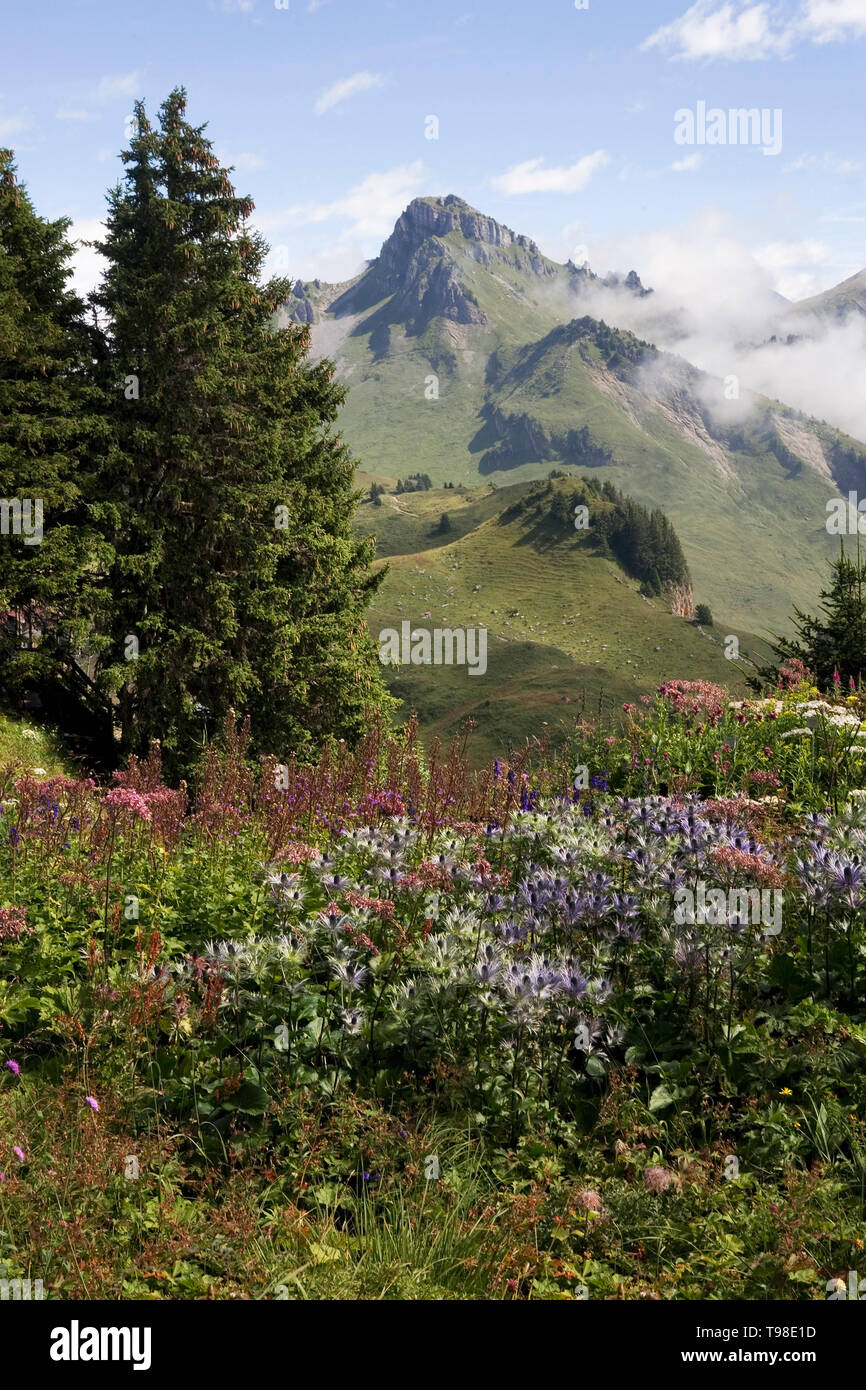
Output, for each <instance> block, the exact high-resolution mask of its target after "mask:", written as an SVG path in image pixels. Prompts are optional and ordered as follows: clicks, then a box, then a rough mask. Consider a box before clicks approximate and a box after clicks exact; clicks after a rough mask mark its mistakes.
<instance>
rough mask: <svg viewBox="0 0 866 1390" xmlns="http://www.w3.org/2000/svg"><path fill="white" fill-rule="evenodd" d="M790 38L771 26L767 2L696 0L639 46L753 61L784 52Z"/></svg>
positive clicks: (692, 55)
mask: <svg viewBox="0 0 866 1390" xmlns="http://www.w3.org/2000/svg"><path fill="white" fill-rule="evenodd" d="M789 41H790V40H789V37H788V35H787V33H786V32H785V31H784V30H782V31H779V30H774V29H773V27H772V24H771V21H770V6H769V5H767V4H763V3H761V4H754V3H750V2H749V0H725V3H724V4H722V5H719V4H717V0H697V3H696V4H694V5H692V7H691V9H689V10H687V11H686V13H685V14H683V15H680V17H679V19H675V20H674V21H673V23H671V24H665V25H663V26H662V28H660V29H656V31H655V33H653V34H650V36H649V38H647V39H644V41H643V43H642V44H641V48H643V49H651V48H657V49H659V50H660V51H661V52H663V53H667V54H668V56H669V57H671V58H674V59H691V60H695V59H713V58H727V59H730V60H735V59H739V60H750V61H755V60H757V59H760V58H771V57H774V56H776V55H777V54H779V53H783V52H784V51H785V50H786V48H787V47H788V44H789Z"/></svg>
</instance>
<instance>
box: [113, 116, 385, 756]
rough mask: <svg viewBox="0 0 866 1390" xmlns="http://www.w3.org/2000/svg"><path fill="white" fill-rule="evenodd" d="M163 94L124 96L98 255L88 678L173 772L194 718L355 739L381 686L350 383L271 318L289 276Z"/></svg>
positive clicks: (130, 734)
mask: <svg viewBox="0 0 866 1390" xmlns="http://www.w3.org/2000/svg"><path fill="white" fill-rule="evenodd" d="M185 108H186V96H185V92H184V91H183V89H178V90H175V91H174V92H172V93H171V95H170V96H169V97H168V99H167V100H166V101H165V103H164V104H163V106H162V107H161V109H160V112H159V118H158V123H157V124H156V126H151V124H150V122H149V121H148V119H147V115H146V112H145V109H144V106H143V105H142V104H141V103H139V104H137V106H136V108H135V130H134V133H133V136H132V139H131V142H130V147H129V149H128V150H126V151H125V152H124V154H123V156H122V158H123V160H124V164H125V166H126V169H125V177H124V179H123V181H122V183H121V184H120V185H119V186H118V187H117V188H115V189H114V190H113V191H112V192H111V194H110V197H109V211H108V217H107V234H106V237H105V240H104V241H103V242H102V243H100V246H99V249H100V250H101V251H102V253H103V255H104V256H105V257H106V260H107V262H108V269H107V272H106V275H105V279H104V282H103V285H102V287H101V289H100V291H99V293H98V294H97V295H96V296H95V301H94V302H95V303H96V304H97V305H98V307H99V308H100V309H101V310H102V311H103V313H104V314H105V315H106V316H107V319H108V332H109V337H110V343H111V356H110V371H109V372H108V374H107V376H106V379H105V386H106V387H109V386H112V388H113V400H112V406H111V416H112V426H113V430H114V432H115V434H116V438H117V440H118V445H119V447H118V450H117V453H116V455H115V457H114V458H113V460H112V462H111V465H110V467H109V468H108V469H107V470H106V476H105V479H104V505H103V507H102V509H101V512H100V516H101V521H102V524H103V526H104V529H105V535H106V538H107V539H108V540H110V542H111V544H112V546H113V548H114V552H115V561H114V565H113V567H112V571H111V574H110V576H109V580H108V583H109V587H110V590H111V595H112V605H111V607H112V611H111V620H110V622H108V623H107V624H104V625H103V627H102V629H101V631H100V634H99V647H100V653H99V674H100V680H101V681H102V683H103V685H104V687H105V689H106V690H108V691H110V692H111V693H112V695H113V696H114V697H115V698H116V702H117V703H116V716H115V717H116V722H117V724H118V725H119V726H120V731H121V744H122V751H124V752H126V751H131V752H137V753H138V752H142V751H144V750H145V749H146V748H147V745H148V743H149V741H150V740H151V739H152V738H159V739H161V740H162V742H163V747H164V751H165V753H166V754H167V755H168V760H169V763H170V765H171V766H172V767H173V769H174V771H175V772H178V771H183V770H186V769H187V768H188V767H189V766H190V764H191V763H192V761H193V760H194V758H195V756H196V745H197V742H198V741H200V740H201V737H202V731H203V729H207V728H210V729H213V728H214V727H215V726H216V725H218V724H220V723H221V722H222V720H223V719H224V718H225V717H226V715H228V714H229V712H230V711H232V710H234V711H237V712H238V713H240V712H243V713H244V714H246V715H249V717H250V720H251V725H252V736H253V746H254V748H255V749H257V750H259V751H267V752H273V753H275V754H277V755H278V756H281V755H283V754H284V753H288V752H289V751H291V750H292V749H297V748H298V747H300V746H301V745H303V744H304V743H305V742H307V741H309V740H310V739H320V738H321V737H323V736H325V735H327V734H333V735H335V736H338V737H345V738H347V739H348V740H349V741H351V740H352V739H354V738H355V737H356V736H358V735H359V733H360V732H361V730H362V728H363V727H364V711H365V707H366V706H368V705H370V704H373V703H377V702H381V701H383V700H384V699H386V697H385V696H384V691H383V687H382V684H381V676H380V668H379V665H378V662H377V661H376V654H375V648H374V646H373V643H372V640H371V638H370V636H369V634H368V633H367V632H366V628H365V625H364V610H365V607H366V604H367V603H368V601H369V598H370V596H371V594H372V593H373V591H374V590H375V588H376V586H377V584H378V583H379V582H380V576H377V575H374V574H373V573H372V572H371V569H370V562H371V560H372V558H373V543H372V542H371V541H369V540H359V539H356V537H355V536H354V534H353V530H352V512H353V508H354V504H355V501H356V500H357V495H356V494H354V493H353V491H352V479H353V465H352V462H351V460H350V458H349V454H348V450H347V449H346V448H345V446H344V445H343V444H342V442H341V441H340V439H339V437H338V436H336V435H335V434H334V432H333V429H332V426H333V423H334V421H335V419H336V416H337V413H338V409H339V407H340V405H341V403H342V400H343V397H344V392H343V390H342V388H340V387H339V386H338V385H337V384H336V383H335V382H334V379H333V377H334V368H333V366H332V364H331V363H329V362H327V361H323V362H319V363H316V364H312V363H310V362H309V361H308V360H307V357H306V355H307V352H308V348H309V341H310V340H309V329H308V328H307V327H306V326H305V325H296V324H291V325H289V326H288V327H286V328H282V329H279V330H278V329H276V327H275V323H274V315H275V312H276V310H277V309H278V308H279V306H280V304H281V303H282V302H283V301H285V300H286V299H287V298H288V297H289V294H290V291H291V282H290V280H288V279H272V280H270V281H269V282H268V283H267V284H262V283H260V276H261V272H262V266H263V262H264V260H265V256H266V254H267V246H266V244H265V242H264V241H263V239H262V238H261V237H260V236H258V235H256V234H254V233H253V232H252V231H251V230H250V228H249V225H248V219H249V217H250V214H251V213H252V211H253V203H252V201H251V200H250V199H249V198H246V197H240V196H238V195H237V194H236V193H235V190H234V188H233V187H232V184H231V181H230V178H229V173H230V171H229V170H226V169H224V168H222V167H221V166H220V164H219V161H218V160H217V158H216V156H215V155H214V153H213V150H212V147H211V144H210V142H209V141H208V140H207V139H206V137H205V133H204V127H196V126H193V125H191V124H190V123H189V122H188V121H187V120H186V116H185Z"/></svg>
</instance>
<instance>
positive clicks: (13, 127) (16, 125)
mask: <svg viewBox="0 0 866 1390" xmlns="http://www.w3.org/2000/svg"><path fill="white" fill-rule="evenodd" d="M29 128H30V120H29V118H28V117H27V116H0V140H5V139H6V137H7V136H9V135H20V134H21V132H22V131H24V130H28V129H29Z"/></svg>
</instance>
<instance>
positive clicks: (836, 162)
mask: <svg viewBox="0 0 866 1390" xmlns="http://www.w3.org/2000/svg"><path fill="white" fill-rule="evenodd" d="M863 167H864V166H863V164H862V163H861V162H860V161H859V160H856V159H843V158H841V156H839V155H837V154H831V153H830V152H829V151H828V152H826V153H825V154H801V155H800V156H799V158H798V159H794V160H792V161H791V163H790V164H786V165H784V167H783V169H782V173H783V174H796V173H799V172H800V171H801V170H803V169H825V170H826V171H827V172H828V173H830V174H859V173H860V171H861V170H862V169H863Z"/></svg>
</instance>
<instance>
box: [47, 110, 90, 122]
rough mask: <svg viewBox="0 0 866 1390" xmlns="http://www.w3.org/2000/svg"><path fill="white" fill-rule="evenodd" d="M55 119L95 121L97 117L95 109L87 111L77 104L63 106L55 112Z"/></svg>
mask: <svg viewBox="0 0 866 1390" xmlns="http://www.w3.org/2000/svg"><path fill="white" fill-rule="evenodd" d="M54 118H55V120H58V121H95V120H96V119H97V116H96V113H95V112H94V111H85V110H84V109H83V108H81V107H77V106H72V107H70V106H61V107H59V109H58V110H57V111H55V113H54Z"/></svg>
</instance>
